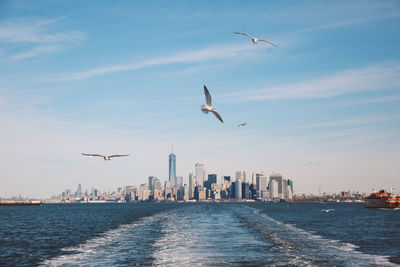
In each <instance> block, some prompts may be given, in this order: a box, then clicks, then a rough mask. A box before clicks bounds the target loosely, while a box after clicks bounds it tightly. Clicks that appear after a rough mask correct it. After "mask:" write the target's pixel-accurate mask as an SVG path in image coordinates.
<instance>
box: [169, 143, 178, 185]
mask: <svg viewBox="0 0 400 267" xmlns="http://www.w3.org/2000/svg"><path fill="white" fill-rule="evenodd" d="M169 182H170V183H171V186H173V185H176V184H177V181H176V156H175V154H174V149H173V148H172V152H171V154H169Z"/></svg>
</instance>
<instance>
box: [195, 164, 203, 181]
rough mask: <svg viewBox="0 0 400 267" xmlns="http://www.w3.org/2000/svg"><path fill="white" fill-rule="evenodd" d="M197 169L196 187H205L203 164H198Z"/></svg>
mask: <svg viewBox="0 0 400 267" xmlns="http://www.w3.org/2000/svg"><path fill="white" fill-rule="evenodd" d="M195 167H196V185H201V186H203V184H204V179H203V170H204V165H203V164H201V163H196V165H195Z"/></svg>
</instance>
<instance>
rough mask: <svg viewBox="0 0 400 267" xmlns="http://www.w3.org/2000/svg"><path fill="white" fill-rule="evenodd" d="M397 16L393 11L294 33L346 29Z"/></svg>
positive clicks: (398, 14)
mask: <svg viewBox="0 0 400 267" xmlns="http://www.w3.org/2000/svg"><path fill="white" fill-rule="evenodd" d="M399 16H400V12H397V11H394V12H389V13H386V14H384V15H382V16H375V17H374V16H370V17H358V18H351V19H346V20H342V21H337V22H334V23H327V24H321V25H318V26H314V27H309V28H305V29H302V30H299V31H297V32H295V33H296V34H298V33H306V32H312V31H319V30H327V29H335V28H343V27H348V26H351V25H357V24H363V23H369V22H374V21H380V20H386V19H392V18H397V17H399Z"/></svg>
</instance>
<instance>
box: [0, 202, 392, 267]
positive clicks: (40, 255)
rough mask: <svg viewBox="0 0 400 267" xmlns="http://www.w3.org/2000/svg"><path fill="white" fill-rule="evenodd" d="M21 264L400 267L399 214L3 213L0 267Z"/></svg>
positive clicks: (120, 209)
mask: <svg viewBox="0 0 400 267" xmlns="http://www.w3.org/2000/svg"><path fill="white" fill-rule="evenodd" d="M324 209H334V210H332V211H330V212H329V213H327V212H323V211H321V210H324ZM23 265H25V266H35V265H42V266H77V265H79V266H132V265H138V266H143V265H162V266H193V265H194V266H198V265H202V266H222V265H223V266H226V265H231V266H262V265H264V266H399V265H400V210H375V209H366V208H364V206H363V205H362V204H352V203H329V204H321V203H246V204H245V203H132V204H65V205H62V204H53V205H45V206H43V207H0V266H23Z"/></svg>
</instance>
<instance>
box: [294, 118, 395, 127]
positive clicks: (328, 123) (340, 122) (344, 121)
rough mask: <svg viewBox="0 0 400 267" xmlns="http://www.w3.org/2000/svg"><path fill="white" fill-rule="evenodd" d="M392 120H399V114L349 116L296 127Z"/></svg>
mask: <svg viewBox="0 0 400 267" xmlns="http://www.w3.org/2000/svg"><path fill="white" fill-rule="evenodd" d="M392 120H400V115H386V116H373V117H371V116H369V117H361V118H351V119H345V120H337V121H328V122H320V123H313V124H309V125H304V126H300V127H297V129H311V128H320V127H335V126H353V125H362V124H373V123H379V122H385V121H392Z"/></svg>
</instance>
